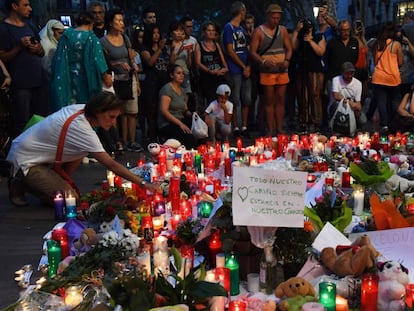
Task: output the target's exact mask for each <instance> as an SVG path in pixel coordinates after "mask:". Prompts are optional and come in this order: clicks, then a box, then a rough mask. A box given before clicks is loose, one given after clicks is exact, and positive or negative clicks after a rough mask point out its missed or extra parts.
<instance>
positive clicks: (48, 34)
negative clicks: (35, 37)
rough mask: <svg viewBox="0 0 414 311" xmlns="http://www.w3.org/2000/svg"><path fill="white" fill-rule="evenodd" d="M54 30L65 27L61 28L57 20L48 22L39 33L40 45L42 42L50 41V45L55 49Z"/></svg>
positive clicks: (62, 27)
mask: <svg viewBox="0 0 414 311" xmlns="http://www.w3.org/2000/svg"><path fill="white" fill-rule="evenodd" d="M56 29H65V26H63V24H62V23H61V22H60V21H58V20H57V19H51V20H49V21H48V22H47V24H46V25H45V27H43V28H42V29H41V30H40V32H39V36H40V39H42V44H43V40H45V41H50V43H51V44H52V45H53V46H54V47H55V48H56V46H57V44H58V42H57V40H56V38H55V35H54V32H53V30H56Z"/></svg>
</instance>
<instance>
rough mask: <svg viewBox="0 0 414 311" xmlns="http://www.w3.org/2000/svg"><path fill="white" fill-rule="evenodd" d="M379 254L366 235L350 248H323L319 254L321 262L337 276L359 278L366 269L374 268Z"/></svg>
mask: <svg viewBox="0 0 414 311" xmlns="http://www.w3.org/2000/svg"><path fill="white" fill-rule="evenodd" d="M379 255H380V253H379V252H378V251H377V250H376V249H375V247H374V246H373V245H372V244H371V241H370V239H369V237H368V236H367V235H362V236H360V237H359V238H358V239H357V240H355V241H354V242H353V243H352V245H351V246H344V247H339V246H338V247H337V248H336V250H335V249H334V248H332V247H325V248H324V249H323V250H322V252H321V256H320V259H321V262H322V263H323V264H324V266H325V267H326V268H328V269H329V270H330V271H332V272H333V273H335V274H336V275H338V276H339V277H345V276H348V275H350V276H360V275H361V274H362V273H364V271H366V270H367V269H371V268H374V267H375V260H376V258H377V257H378V256H379Z"/></svg>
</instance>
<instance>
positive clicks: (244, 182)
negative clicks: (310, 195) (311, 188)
mask: <svg viewBox="0 0 414 311" xmlns="http://www.w3.org/2000/svg"><path fill="white" fill-rule="evenodd" d="M306 177H307V173H306V172H296V171H277V170H271V169H264V168H258V167H233V196H232V198H233V202H232V208H233V224H234V225H241V226H262V227H292V228H302V227H303V222H304V218H303V214H304V206H305V205H304V204H305V194H306Z"/></svg>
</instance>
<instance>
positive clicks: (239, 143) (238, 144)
mask: <svg viewBox="0 0 414 311" xmlns="http://www.w3.org/2000/svg"><path fill="white" fill-rule="evenodd" d="M242 147H243V141H242V139H241V138H240V137H239V138H237V151H238V152H240V151H241V150H242Z"/></svg>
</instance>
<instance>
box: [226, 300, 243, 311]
mask: <svg viewBox="0 0 414 311" xmlns="http://www.w3.org/2000/svg"><path fill="white" fill-rule="evenodd" d="M245 310H246V303H245V302H244V301H239V300H233V301H230V303H229V311H245Z"/></svg>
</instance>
